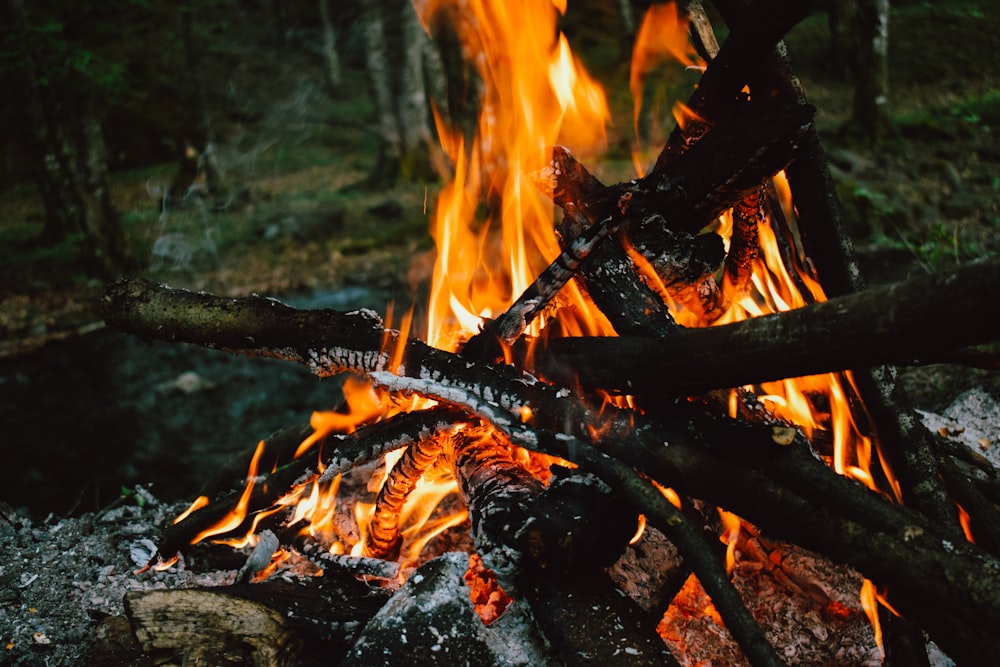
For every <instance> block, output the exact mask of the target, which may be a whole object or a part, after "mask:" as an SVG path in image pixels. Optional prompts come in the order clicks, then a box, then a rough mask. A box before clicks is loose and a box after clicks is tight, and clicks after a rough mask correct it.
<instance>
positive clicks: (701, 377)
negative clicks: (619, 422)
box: [535, 261, 1000, 440]
mask: <svg viewBox="0 0 1000 667" xmlns="http://www.w3.org/2000/svg"><path fill="white" fill-rule="evenodd" d="M998 280H1000V262H996V261H993V262H985V263H979V264H969V265H966V266H962V267H959V268H957V269H953V270H950V271H945V272H942V273H938V274H933V275H927V276H922V277H920V278H915V279H913V280H911V281H907V282H903V283H898V284H895V285H890V286H885V287H879V288H874V289H871V290H868V291H865V292H859V293H857V294H852V295H848V296H841V297H837V298H835V299H831V300H829V301H825V302H822V303H817V304H813V305H810V306H806V307H803V308H799V309H796V310H791V311H787V312H782V313H777V314H774V315H766V316H762V317H755V318H751V319H747V320H743V321H741V322H736V323H733V324H726V325H721V326H716V327H709V328H705V329H684V330H681V331H678V332H676V333H674V334H673V335H671V336H669V337H667V338H664V339H649V338H635V337H623V338H599V337H588V338H557V339H550V340H548V341H547V343H546V347H545V348H544V349H543V350H537V351H536V352H535V363H536V365H537V367H538V369H539V371H540V372H542V373H543V374H544V375H545V376H546V377H548V378H551V379H552V380H553V381H557V382H558V381H561V382H567V381H571V379H572V378H575V379H576V380H578V381H579V382H580V383H581V384H582V385H583V386H585V387H599V388H601V389H606V390H609V391H619V392H622V393H628V394H639V395H649V394H654V395H656V394H668V395H669V394H697V393H701V392H704V391H707V390H709V389H716V388H725V387H737V386H742V385H745V384H754V383H759V382H762V381H768V380H777V379H781V378H786V377H799V376H802V375H811V374H817V373H826V372H831V371H839V370H844V369H850V368H862V369H863V368H864V367H866V366H870V365H874V364H880V363H899V362H907V361H910V362H912V361H913V360H915V359H919V358H920V357H921V356H922V355H923V354H924V353H925V352H931V353H933V351H934V350H936V349H942V348H944V349H947V348H953V347H961V346H964V345H972V344H978V343H984V342H989V341H992V340H995V338H996V331H995V329H994V327H993V325H992V324H990V323H989V322H987V321H986V318H984V317H983V316H982V312H983V308H984V306H985V305H986V304H988V303H992V302H994V301H995V300H996V299H998V298H1000V287H998V286H997V285H998V283H997V281H998ZM569 369H572V371H570V370H569ZM570 374H572V378H570V377H569V375H570ZM885 416H886V417H888V416H889V415H885ZM893 421H895V418H893ZM876 423H882V421H881V420H876ZM917 427H918V425H916V424H914V425H913V430H914V431H915V429H916V428H917ZM912 437H913V433H911V432H909V431H908V435H907V436H906V439H907V440H910V439H912Z"/></svg>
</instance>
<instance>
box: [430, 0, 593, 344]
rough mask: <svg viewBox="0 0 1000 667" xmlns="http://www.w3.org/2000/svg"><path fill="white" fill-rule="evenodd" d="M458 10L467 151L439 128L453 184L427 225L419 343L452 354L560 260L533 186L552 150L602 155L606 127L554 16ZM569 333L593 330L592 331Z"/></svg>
mask: <svg viewBox="0 0 1000 667" xmlns="http://www.w3.org/2000/svg"><path fill="white" fill-rule="evenodd" d="M457 5H458V6H457V7H452V9H453V12H452V14H454V15H457V23H458V26H457V30H458V33H459V35H460V36H461V38H462V44H463V48H464V49H465V54H464V55H465V58H466V61H467V62H470V63H473V64H474V66H475V68H476V73H477V75H478V77H479V79H480V80H481V81H482V88H481V96H480V102H479V120H478V130H477V132H476V137H475V139H474V143H473V145H471V146H466V145H465V141H464V139H463V137H462V136H461V135H459V134H458V133H457V132H456V131H453V130H452V129H450V128H448V127H445V126H444V124H443V123H441V122H440V121H439V123H438V131H439V134H440V135H441V136H442V137H444V140H443V144H444V146H445V150H446V151H447V153H448V155H449V157H450V158H451V160H452V163H453V164H454V177H453V179H452V181H451V183H449V184H448V185H447V186H446V187H445V188H444V189H443V191H442V192H441V194H440V196H439V198H438V202H437V207H436V210H435V214H434V222H433V232H432V233H433V236H434V239H435V241H436V243H437V251H438V254H437V262H436V265H435V268H434V277H433V284H432V288H431V297H430V306H429V316H428V320H429V321H428V330H427V339H428V342H430V343H431V344H433V345H437V346H441V347H446V348H450V349H454V347H455V346H456V345H457V343H458V342H459V341H460V340H461V339H462V338H463V337H466V336H468V335H470V334H473V333H475V332H476V330H477V329H478V327H479V324H480V322H481V318H483V317H490V316H494V315H497V314H499V313H500V312H502V311H503V310H505V309H506V307H507V306H508V305H510V303H511V302H512V301H513V300H514V299H515V298H516V297H517V296H518V295H520V293H521V292H523V291H524V289H525V288H527V286H528V285H529V284H530V283H531V281H532V280H534V278H535V276H537V275H538V273H539V272H541V270H542V269H543V268H545V266H546V265H547V264H548V263H549V262H550V261H551V260H552V259H553V258H554V257H555V256H556V255H557V254H558V252H559V247H558V243H557V241H556V237H555V233H554V227H553V207H552V203H551V201H549V200H548V199H547V198H546V197H545V196H544V195H542V194H541V193H540V192H539V191H538V189H537V188H536V186H535V182H534V175H535V174H537V173H539V172H540V170H541V169H543V168H544V167H545V166H546V165H547V164H548V163H549V160H550V153H549V151H550V150H551V148H552V146H553V145H555V144H556V143H562V144H565V145H567V146H569V147H570V148H571V149H572V150H574V151H576V152H580V153H584V154H586V153H590V152H594V151H597V150H599V149H601V148H603V147H604V145H605V143H606V140H607V137H606V133H605V125H606V123H607V121H608V119H609V118H610V113H609V111H608V106H607V101H606V99H605V96H604V92H603V90H602V89H601V87H600V86H599V85H598V84H597V83H595V81H594V80H593V79H592V78H591V77H590V75H589V74H588V73H587V71H586V70H585V69H584V68H583V66H582V65H581V63H580V62H579V61H578V60H577V59H576V58H575V57H574V56H573V54H572V52H571V51H570V48H569V42H568V41H567V39H566V36H565V35H564V34H562V33H561V32H560V31H559V30H558V29H557V27H556V20H557V18H558V14H559V13H560V12H562V11H565V6H564V5H555V4H553V3H552V2H551V1H549V0H533V1H530V2H518V3H503V2H489V1H488V0H470V1H468V2H462V3H457ZM433 9H434V8H433V7H429V8H428V11H433ZM425 19H426V17H425ZM483 201H486V202H487V203H488V207H487V208H488V210H486V211H485V212H483V211H482V210H481V204H482V202H483ZM565 296H566V298H568V299H570V300H571V301H572V302H573V303H574V304H575V305H577V306H578V308H579V310H580V312H584V313H588V312H591V313H593V309H592V306H590V305H589V304H588V303H587V302H586V301H585V300H584V299H583V298H582V296H581V295H580V293H579V292H578V291H576V290H575V289H574V288H573V287H572V286H569V288H568V289H567V290H566V293H565ZM592 317H595V318H598V316H597V315H596V313H594V314H593V315H592ZM598 319H600V318H598ZM540 326H541V323H536V325H535V327H534V329H533V331H532V333H537V332H538V330H539V327H540ZM578 326H582V327H584V329H585V330H587V331H592V330H593V329H592V327H593V324H591V323H590V322H587V323H584V324H581V325H578Z"/></svg>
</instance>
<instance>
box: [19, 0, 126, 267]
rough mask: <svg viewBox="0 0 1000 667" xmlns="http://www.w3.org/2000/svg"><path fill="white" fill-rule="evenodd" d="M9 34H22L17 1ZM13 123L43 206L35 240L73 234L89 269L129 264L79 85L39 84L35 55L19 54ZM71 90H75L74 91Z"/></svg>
mask: <svg viewBox="0 0 1000 667" xmlns="http://www.w3.org/2000/svg"><path fill="white" fill-rule="evenodd" d="M11 7H12V9H13V12H14V17H15V22H16V24H17V25H16V26H13V28H14V29H15V30H21V31H23V32H24V34H25V35H30V34H31V33H30V25H31V24H30V21H29V18H28V13H27V10H26V8H25V5H24V3H23V2H22V0H14V2H12V3H11ZM27 53H28V62H27V63H26V66H25V67H24V68H23V71H22V78H21V81H20V83H21V88H22V90H20V91H15V92H14V94H13V97H14V98H16V99H19V100H20V101H21V106H20V107H19V113H18V115H17V118H19V119H20V124H22V126H23V131H24V133H25V134H26V135H27V136H28V137H30V140H29V141H30V144H31V148H32V151H33V153H34V157H35V159H36V161H37V162H36V164H37V172H36V173H37V181H38V186H39V190H40V192H41V195H42V201H43V203H44V206H45V228H44V230H43V232H42V238H41V240H42V242H43V243H46V244H55V243H58V242H60V241H62V240H64V239H66V238H67V237H68V236H69V235H71V234H73V233H79V234H80V235H81V237H82V239H83V242H84V245H85V247H86V249H87V254H88V258H89V260H90V262H91V264H92V268H93V270H94V271H95V272H96V273H98V274H99V275H101V276H103V277H105V278H114V277H119V276H120V275H121V272H122V271H123V270H124V269H126V268H127V267H128V265H129V257H128V251H127V244H126V242H125V234H124V231H123V229H122V225H121V220H120V218H119V216H118V212H117V211H116V210H115V207H114V204H113V203H112V201H111V192H110V189H109V187H108V160H107V150H106V148H105V143H104V134H103V131H102V129H101V123H100V119H99V118H98V115H97V111H96V109H95V107H94V100H93V99H92V98H91V97H90V96H89V95H88V92H87V86H86V85H85V84H83V83H82V82H80V81H77V80H75V79H73V78H72V77H71V78H70V80H64V81H61V82H60V83H61V84H62V85H61V86H59V87H58V88H57V87H56V86H53V85H46V84H45V83H44V82H43V80H42V77H40V76H39V72H38V60H37V53H33V52H32V49H31V47H30V46H29V47H28V49H27ZM74 90H76V91H77V92H76V93H74Z"/></svg>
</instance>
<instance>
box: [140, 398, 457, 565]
mask: <svg viewBox="0 0 1000 667" xmlns="http://www.w3.org/2000/svg"><path fill="white" fill-rule="evenodd" d="M463 416H464V413H462V412H459V411H457V410H448V409H441V408H438V409H432V410H421V411H414V412H407V413H403V414H399V415H395V416H393V417H391V418H389V419H387V420H385V421H382V422H378V423H376V424H372V425H371V426H369V427H368V428H366V429H364V430H363V431H361V432H358V433H355V434H348V435H341V434H330V435H328V436H326V437H325V438H323V439H321V440H320V441H319V442H318V443H317V445H318V454H317V456H316V457H309V456H303V457H299V458H296V459H294V460H292V461H290V462H287V463H286V464H284V465H282V466H281V467H278V466H272V467H271V468H272V469H274V468H276V470H275V472H273V473H271V474H270V475H267V476H266V481H265V483H262V484H256V485H254V486H253V487H252V490H251V491H250V493H249V495H248V497H247V499H246V501H245V506H246V509H247V516H246V517H244V518H241V519H240V520H238V521H236V522H235V523H234V524H233V525H230V526H229V527H228V529H226V530H225V531H224V532H222V533H221V535H222V536H225V535H229V534H230V533H232V534H245V533H246V532H247V530H248V529H249V526H250V523H251V519H252V515H253V514H255V513H256V512H258V511H260V510H264V509H267V508H269V507H271V506H272V505H273V504H274V503H275V501H276V500H278V498H280V497H281V496H282V495H284V494H285V493H286V492H287V491H288V490H289V489H290V488H292V487H293V486H294V485H296V484H298V483H301V482H303V481H306V480H311V479H319V478H320V476H321V474H320V471H319V466H318V464H319V462H322V464H323V466H324V468H323V472H322V476H323V477H324V478H325V479H330V478H332V477H334V476H335V475H337V474H339V473H342V472H346V471H348V470H350V469H352V468H354V467H356V466H359V465H361V464H363V463H366V462H369V461H374V460H376V459H378V458H379V457H381V456H383V455H384V454H385V453H386V452H389V451H393V450H396V449H399V448H400V447H405V446H407V445H410V444H413V443H415V442H420V441H422V440H425V439H430V438H431V437H432V436H434V435H436V434H438V433H441V432H443V431H446V430H447V429H450V428H452V426H453V425H454V424H455V423H456V422H457V421H458V420H460V419H462V418H463ZM310 431H311V429H310V428H309V427H306V426H302V427H292V428H289V429H285V430H283V431H280V432H279V433H276V434H275V435H274V436H272V437H271V441H272V444H273V445H275V448H277V449H287V448H288V443H293V444H294V445H296V446H297V445H298V444H300V443H301V442H302V441H303V440H304V439H305V438H306V437H307V436H308V435H309V433H310ZM242 493H246V491H243V492H240V491H234V492H232V493H229V494H226V495H223V496H220V497H219V498H217V499H215V500H214V501H213V502H211V503H210V504H209V505H208V506H206V507H203V508H202V509H200V510H199V511H197V512H194V513H191V514H188V515H187V516H186V517H184V518H182V519H181V520H179V521H176V522H175V523H174V524H173V525H171V526H168V527H167V528H166V530H164V532H163V536H162V537H161V539H160V544H159V545H158V555H157V556H154V559H155V558H157V557H159V558H164V559H166V558H169V557H171V556H173V555H174V554H176V553H177V552H178V551H180V550H182V549H183V548H185V547H186V546H188V545H189V544H191V543H193V542H195V541H196V540H197V538H198V536H199V535H200V534H202V533H203V532H205V531H206V530H208V529H209V528H210V527H212V526H215V525H216V524H218V523H219V522H220V521H221V520H222V519H223V518H224V517H225V516H227V515H228V514H230V513H231V512H232V510H233V507H234V506H235V505H236V503H237V500H238V499H239V497H240V496H241V494H242ZM282 518H284V516H282Z"/></svg>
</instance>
